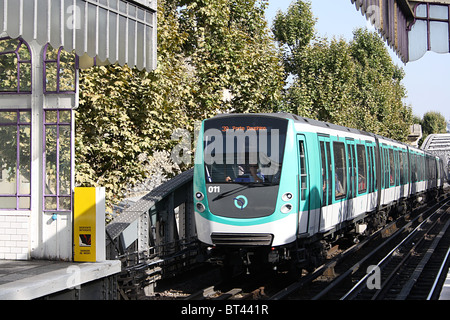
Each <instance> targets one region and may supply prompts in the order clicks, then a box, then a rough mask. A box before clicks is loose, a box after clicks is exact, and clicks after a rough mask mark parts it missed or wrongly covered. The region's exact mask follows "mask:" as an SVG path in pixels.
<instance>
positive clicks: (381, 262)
mask: <svg viewBox="0 0 450 320" xmlns="http://www.w3.org/2000/svg"><path fill="white" fill-rule="evenodd" d="M449 203H450V200H447V201H446V202H445V203H444V204H443V205H442V206H440V207H439V208H438V209H436V210H435V211H434V212H433V213H432V214H431V215H430V216H429V217H428V218H427V219H425V220H424V221H422V222H421V223H420V224H419V225H418V226H417V227H416V228H415V229H414V230H413V231H411V232H410V233H409V234H408V236H407V237H405V238H404V239H403V240H402V241H401V242H400V243H399V244H398V245H397V246H395V247H394V248H393V249H392V250H391V251H390V252H389V253H388V254H387V255H385V257H384V258H383V259H381V260H380V261H379V262H378V264H377V265H376V266H377V267H380V266H381V264H383V263H384V262H385V261H386V260H387V259H388V258H390V257H391V256H392V254H393V253H394V252H395V251H397V250H398V249H399V248H400V247H401V246H402V245H403V244H404V243H405V242H407V241H408V240H409V239H410V238H411V237H413V236H414V235H415V234H416V232H417V231H418V230H419V229H421V227H422V226H423V225H424V224H425V223H427V222H428V221H429V220H430V219H431V218H432V217H433V216H434V215H436V214H439V213H440V211H441V210H442V208H443V207H444V206H446V205H448V204H449ZM423 214H424V213H423ZM423 214H421V215H419V216H417V217H416V218H415V219H414V220H412V221H410V223H408V224H407V225H405V226H404V227H403V228H401V229H399V230H398V231H397V232H396V234H397V233H398V234H401V232H403V230H404V229H406V228H407V227H409V226H410V225H411V224H412V223H413V222H414V221H416V220H417V219H419V218H420V217H421V216H422V215H423ZM400 231H401V232H400ZM389 240H391V238H390V239H389ZM389 240H388V241H389ZM388 241H386V242H384V243H382V244H381V245H380V246H379V247H377V248H376V249H375V250H374V251H373V252H372V253H371V254H370V255H368V256H366V257H365V258H364V259H363V260H361V261H360V262H358V263H357V264H356V265H361V264H362V263H363V261H365V260H367V259H368V257H369V256H372V255H373V254H374V253H375V252H378V251H379V249H381V247H383V246H384V245H385V244H386V243H387V242H388ZM416 246H417V244H416V245H415V246H414V247H413V248H415V247H416ZM404 260H405V259H404ZM356 265H355V266H356ZM352 269H353V267H352ZM374 272H375V270H373V271H372V272H371V273H367V274H366V275H365V276H364V277H363V278H362V279H360V280H359V281H358V282H357V283H356V284H355V285H354V286H353V287H352V288H351V289H350V290H349V291H348V292H347V293H346V294H345V295H343V296H342V297H341V298H340V300H346V299H347V298H349V297H350V298H351V297H352V296H353V295H354V294H355V292H356V290H357V289H361V285H362V283H363V282H364V281H366V280H367V278H368V277H370V276H371V275H373V273H374ZM346 274H347V273H346ZM391 274H392V273H391ZM347 276H348V274H347ZM388 280H389V279H387V280H386V281H385V284H386V283H387V281H388ZM356 294H357V293H356ZM351 295H352V296H351Z"/></svg>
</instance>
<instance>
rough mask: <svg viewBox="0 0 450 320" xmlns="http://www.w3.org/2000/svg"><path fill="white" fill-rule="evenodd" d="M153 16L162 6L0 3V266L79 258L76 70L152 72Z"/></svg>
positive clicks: (75, 0) (95, 0)
mask: <svg viewBox="0 0 450 320" xmlns="http://www.w3.org/2000/svg"><path fill="white" fill-rule="evenodd" d="M156 12H157V2H156V0H134V1H125V0H60V1H54V0H20V1H18V0H0V269H1V267H2V264H1V261H18V260H23V261H29V260H47V261H66V262H72V261H73V260H74V259H73V257H74V249H73V248H74V242H76V241H78V240H77V239H76V240H75V241H74V205H75V204H74V189H75V179H74V177H75V154H74V132H75V130H74V129H75V125H76V124H75V120H74V110H75V109H76V108H77V106H78V93H79V86H78V84H79V70H80V69H81V68H88V67H91V66H93V65H105V64H110V63H119V64H120V65H125V64H127V65H128V66H130V67H137V68H138V69H140V70H142V69H145V70H147V71H151V70H154V69H155V68H156ZM100 201H101V200H100ZM116 270H117V269H116ZM119 270H120V265H119ZM0 271H1V270H0ZM1 273H2V272H0V274H1ZM1 284H2V278H0V285H1ZM3 289H4V288H3ZM0 291H1V290H0ZM3 291H4V292H6V291H5V290H3Z"/></svg>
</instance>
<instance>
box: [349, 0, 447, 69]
mask: <svg viewBox="0 0 450 320" xmlns="http://www.w3.org/2000/svg"><path fill="white" fill-rule="evenodd" d="M351 2H352V3H353V4H354V5H355V7H356V9H357V10H359V11H360V12H361V13H362V14H363V15H365V16H366V18H367V19H368V20H370V21H371V23H372V24H373V25H374V26H375V28H376V29H377V30H378V32H379V33H380V35H381V36H382V37H383V38H384V40H385V41H386V42H387V44H388V45H389V46H390V47H391V48H392V49H393V50H394V51H395V52H396V53H397V55H398V56H399V57H400V58H401V60H402V61H403V62H404V63H407V62H410V61H415V60H418V59H420V58H421V57H423V55H424V54H425V53H426V52H427V51H434V52H437V53H449V52H450V0H422V1H421V0H419V1H413V0H351Z"/></svg>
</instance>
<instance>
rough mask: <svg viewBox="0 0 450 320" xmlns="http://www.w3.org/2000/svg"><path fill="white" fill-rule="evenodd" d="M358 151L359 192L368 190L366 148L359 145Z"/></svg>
mask: <svg viewBox="0 0 450 320" xmlns="http://www.w3.org/2000/svg"><path fill="white" fill-rule="evenodd" d="M356 149H357V153H358V192H359V193H364V192H366V191H367V159H366V148H365V147H364V146H362V145H358V146H357V148H356Z"/></svg>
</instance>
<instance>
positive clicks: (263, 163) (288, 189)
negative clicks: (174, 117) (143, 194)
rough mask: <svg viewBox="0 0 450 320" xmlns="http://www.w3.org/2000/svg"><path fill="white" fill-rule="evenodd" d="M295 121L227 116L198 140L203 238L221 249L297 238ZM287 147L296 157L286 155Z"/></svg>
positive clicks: (198, 215) (205, 127) (198, 214)
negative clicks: (293, 131)
mask: <svg viewBox="0 0 450 320" xmlns="http://www.w3.org/2000/svg"><path fill="white" fill-rule="evenodd" d="M292 130H293V129H292V126H291V125H290V124H289V120H287V119H284V118H282V117H279V116H269V115H222V116H217V117H215V118H212V119H209V120H205V121H203V123H202V128H201V131H200V134H199V138H198V144H197V151H196V155H195V170H194V206H195V220H196V226H197V233H198V238H199V240H200V241H201V242H203V243H205V244H207V245H210V246H215V247H222V248H223V247H226V248H233V247H234V248H258V247H259V248H261V247H265V248H272V247H277V246H283V245H286V244H289V243H292V242H294V241H295V240H296V232H297V224H298V216H297V214H296V212H298V211H297V201H298V198H297V193H298V192H297V191H296V190H297V179H296V177H298V176H297V172H296V168H297V165H296V156H295V154H296V148H295V143H294V142H293V139H294V138H292V137H293V136H295V135H294V134H293V133H292V134H289V133H288V132H292ZM285 150H290V153H292V155H290V156H286V155H285Z"/></svg>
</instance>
